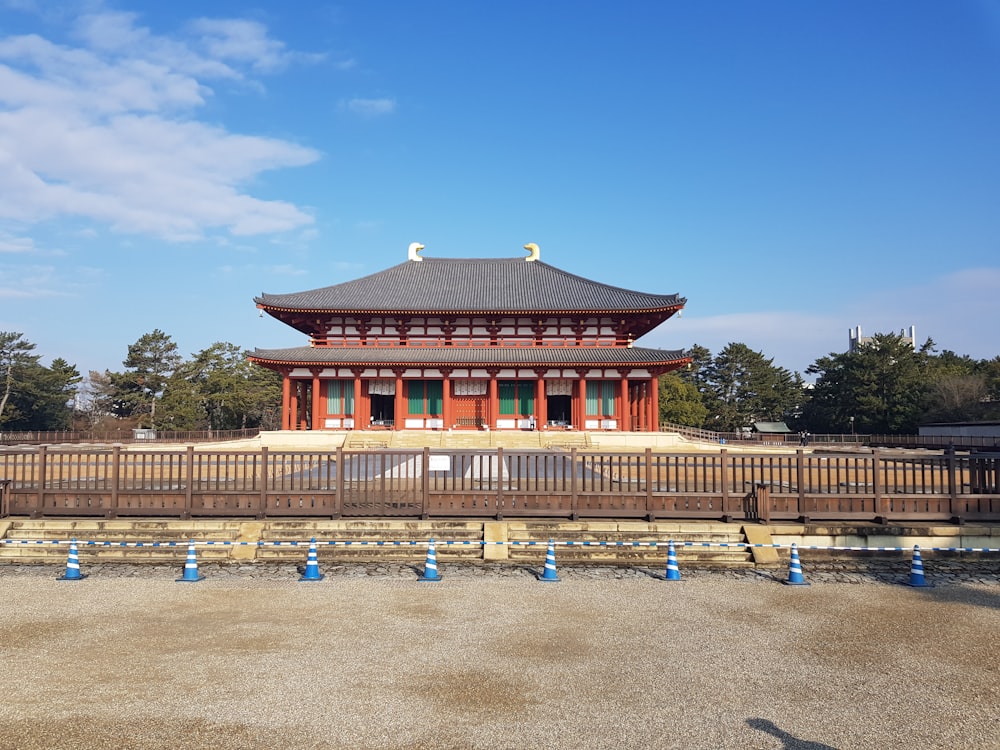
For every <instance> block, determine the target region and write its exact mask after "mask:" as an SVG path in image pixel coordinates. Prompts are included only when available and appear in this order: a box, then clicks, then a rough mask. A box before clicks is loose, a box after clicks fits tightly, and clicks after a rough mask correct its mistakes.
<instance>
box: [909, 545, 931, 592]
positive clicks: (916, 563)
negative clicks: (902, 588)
mask: <svg viewBox="0 0 1000 750" xmlns="http://www.w3.org/2000/svg"><path fill="white" fill-rule="evenodd" d="M907 585H909V586H913V587H915V588H930V587H931V584H929V583H927V579H926V578H924V561H923V560H922V559H921V557H920V547H919V546H918V545H916V544H914V545H913V561H912V562H911V563H910V580H909V581H907Z"/></svg>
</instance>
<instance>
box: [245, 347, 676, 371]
mask: <svg viewBox="0 0 1000 750" xmlns="http://www.w3.org/2000/svg"><path fill="white" fill-rule="evenodd" d="M686 356H687V355H686V354H685V353H684V352H683V351H682V350H679V349H677V350H669V349H645V348H642V347H638V346H635V347H631V348H628V347H624V346H619V347H600V348H599V347H583V346H581V347H547V346H540V347H509V346H489V347H451V346H434V347H420V346H401V347H393V348H387V347H386V348H383V347H374V346H355V347H311V346H297V347H293V348H291V349H255V350H254V351H253V352H251V353H250V358H251V359H253V360H257V361H259V362H262V363H264V362H266V363H270V364H306V365H312V364H316V365H320V364H323V365H334V364H337V365H343V366H350V365H359V366H361V365H378V366H381V367H388V366H392V365H401V366H409V365H429V366H434V365H450V366H453V367H463V366H486V365H497V366H503V367H531V366H535V365H549V366H562V367H572V366H576V365H580V366H594V367H597V366H608V367H613V366H615V365H632V366H639V367H642V366H663V365H670V364H676V363H678V362H681V361H683V360H685V359H686Z"/></svg>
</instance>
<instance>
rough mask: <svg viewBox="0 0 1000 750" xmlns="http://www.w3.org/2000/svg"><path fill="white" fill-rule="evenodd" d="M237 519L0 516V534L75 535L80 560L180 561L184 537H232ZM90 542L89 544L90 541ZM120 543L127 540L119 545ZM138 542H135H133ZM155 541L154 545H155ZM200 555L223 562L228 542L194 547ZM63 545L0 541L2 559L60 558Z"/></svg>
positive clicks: (32, 537)
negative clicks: (178, 519)
mask: <svg viewBox="0 0 1000 750" xmlns="http://www.w3.org/2000/svg"><path fill="white" fill-rule="evenodd" d="M241 525H242V524H241V523H240V522H239V521H223V520H219V521H198V522H191V521H177V520H171V521H168V520H155V521H143V520H125V521H123V520H120V519H116V520H113V521H105V520H72V519H24V520H21V519H7V520H5V521H0V532H2V533H0V538H4V539H10V540H17V541H21V540H31V541H34V540H43V542H51V541H54V540H55V541H63V542H65V541H69V540H71V539H76V540H77V547H78V552H79V554H80V559H81V560H89V561H91V562H102V563H105V562H109V563H110V562H128V563H167V562H177V563H179V564H181V565H183V563H184V558H185V556H186V555H187V548H188V542H189V541H191V540H192V539H193V540H194V541H196V542H201V541H213V542H226V541H228V542H236V541H239V539H240V526H241ZM90 542H93V544H90ZM122 542H127V543H129V544H128V545H127V546H123V545H122ZM139 542H141V543H142V546H136V543H139ZM154 543H155V544H156V546H154ZM197 549H198V558H199V559H204V560H205V561H213V562H222V561H229V560H230V559H231V558H232V555H231V554H230V553H231V552H232V548H231V547H226V546H223V545H221V544H220V545H219V546H202V545H199V546H198V548H197ZM68 551H69V547H68V545H66V544H45V543H43V544H33V543H32V544H0V564H2V563H8V562H9V563H28V564H31V563H60V562H65V561H66V556H67V553H68Z"/></svg>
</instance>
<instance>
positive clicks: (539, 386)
mask: <svg viewBox="0 0 1000 750" xmlns="http://www.w3.org/2000/svg"><path fill="white" fill-rule="evenodd" d="M535 377H536V378H538V380H536V381H535V415H536V416H535V419H536V420H537V421H536V422H535V428H536V429H539V430H540V429H542V427H544V426H545V425H546V424H548V421H549V409H548V406H549V405H548V402H546V400H545V370H535Z"/></svg>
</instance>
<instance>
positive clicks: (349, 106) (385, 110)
mask: <svg viewBox="0 0 1000 750" xmlns="http://www.w3.org/2000/svg"><path fill="white" fill-rule="evenodd" d="M340 108H341V109H342V110H344V111H346V112H350V113H351V114H354V115H360V116H362V117H381V116H382V115H391V114H392V113H393V112H395V111H396V100H395V99H385V98H383V99H345V100H343V101H341V102H340Z"/></svg>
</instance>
